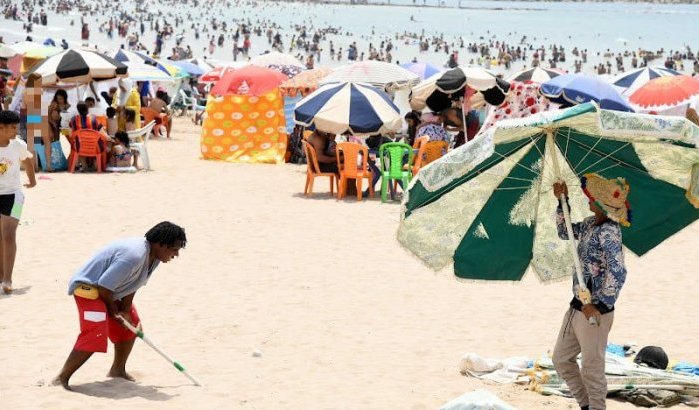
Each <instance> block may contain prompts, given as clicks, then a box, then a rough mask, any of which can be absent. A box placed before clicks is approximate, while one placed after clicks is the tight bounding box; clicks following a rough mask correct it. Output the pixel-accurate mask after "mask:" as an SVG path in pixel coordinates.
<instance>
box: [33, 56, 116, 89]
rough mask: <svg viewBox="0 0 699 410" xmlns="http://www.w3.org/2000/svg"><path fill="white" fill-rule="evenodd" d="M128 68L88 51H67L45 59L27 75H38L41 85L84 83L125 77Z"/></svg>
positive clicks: (111, 59)
mask: <svg viewBox="0 0 699 410" xmlns="http://www.w3.org/2000/svg"><path fill="white" fill-rule="evenodd" d="M127 71H128V67H126V65H125V64H123V63H120V62H118V61H116V60H115V59H113V58H111V57H108V56H105V55H103V54H100V53H97V52H95V51H90V50H81V49H76V50H67V51H64V52H62V53H59V54H56V55H54V56H52V57H49V58H47V59H46V60H44V61H43V62H42V63H40V64H39V65H37V66H36V67H34V68H33V69H32V70H31V71H30V72H29V73H28V74H32V73H33V74H38V75H40V76H41V78H42V84H43V85H52V84H56V83H58V82H59V81H60V82H69V83H85V82H90V81H92V80H106V79H110V78H115V77H123V76H126V74H127Z"/></svg>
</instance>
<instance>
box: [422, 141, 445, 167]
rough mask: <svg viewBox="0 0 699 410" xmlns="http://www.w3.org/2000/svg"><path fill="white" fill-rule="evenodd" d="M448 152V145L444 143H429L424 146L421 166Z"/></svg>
mask: <svg viewBox="0 0 699 410" xmlns="http://www.w3.org/2000/svg"><path fill="white" fill-rule="evenodd" d="M448 150H449V143H448V142H446V141H430V142H428V143H427V144H425V157H424V158H423V160H422V166H425V165H427V164H429V163H430V162H432V161H434V160H437V159H439V158H441V157H442V156H443V155H444V154H446V153H447V151H448Z"/></svg>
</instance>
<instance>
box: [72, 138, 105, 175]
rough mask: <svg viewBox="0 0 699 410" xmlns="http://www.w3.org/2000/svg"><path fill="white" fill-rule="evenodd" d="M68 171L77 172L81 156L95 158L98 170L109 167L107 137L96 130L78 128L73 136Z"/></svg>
mask: <svg viewBox="0 0 699 410" xmlns="http://www.w3.org/2000/svg"><path fill="white" fill-rule="evenodd" d="M71 151H72V152H71V155H70V163H69V165H68V171H69V172H71V173H73V172H75V166H76V165H77V163H78V159H79V157H84V158H94V159H95V165H96V166H97V172H102V171H103V170H104V168H106V167H107V137H105V136H104V134H102V133H100V132H97V131H94V130H77V131H75V132H74V133H73V135H72V138H71Z"/></svg>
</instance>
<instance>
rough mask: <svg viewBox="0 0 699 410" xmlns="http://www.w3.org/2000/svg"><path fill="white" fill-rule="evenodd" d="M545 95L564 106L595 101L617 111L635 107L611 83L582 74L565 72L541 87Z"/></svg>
mask: <svg viewBox="0 0 699 410" xmlns="http://www.w3.org/2000/svg"><path fill="white" fill-rule="evenodd" d="M539 92H540V93H541V95H543V96H544V97H546V98H548V99H549V100H551V102H554V103H556V104H561V106H562V107H571V106H573V105H576V104H582V103H586V102H590V101H594V102H596V103H598V104H599V106H600V107H601V108H604V109H607V110H616V111H633V108H631V106H629V104H628V103H627V102H626V101H625V100H624V98H623V97H622V96H621V95H619V93H618V92H617V91H616V90H615V89H614V87H612V86H611V85H610V84H607V83H605V82H604V81H602V80H600V79H598V78H595V77H590V76H587V75H582V74H563V75H559V76H558V77H556V78H553V79H551V80H549V81H547V82H545V83H543V84H541V87H540V88H539Z"/></svg>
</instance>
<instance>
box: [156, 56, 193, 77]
mask: <svg viewBox="0 0 699 410" xmlns="http://www.w3.org/2000/svg"><path fill="white" fill-rule="evenodd" d="M168 61H169V60H168ZM158 68H159V69H161V70H164V71H165V72H166V73H168V74H170V76H171V77H172V78H174V79H178V80H179V79H182V78H187V77H189V74H187V72H186V71H184V70H183V69H181V68H180V67H178V66H176V65H173V64H170V63H169V62H165V61H162V62H158Z"/></svg>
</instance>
